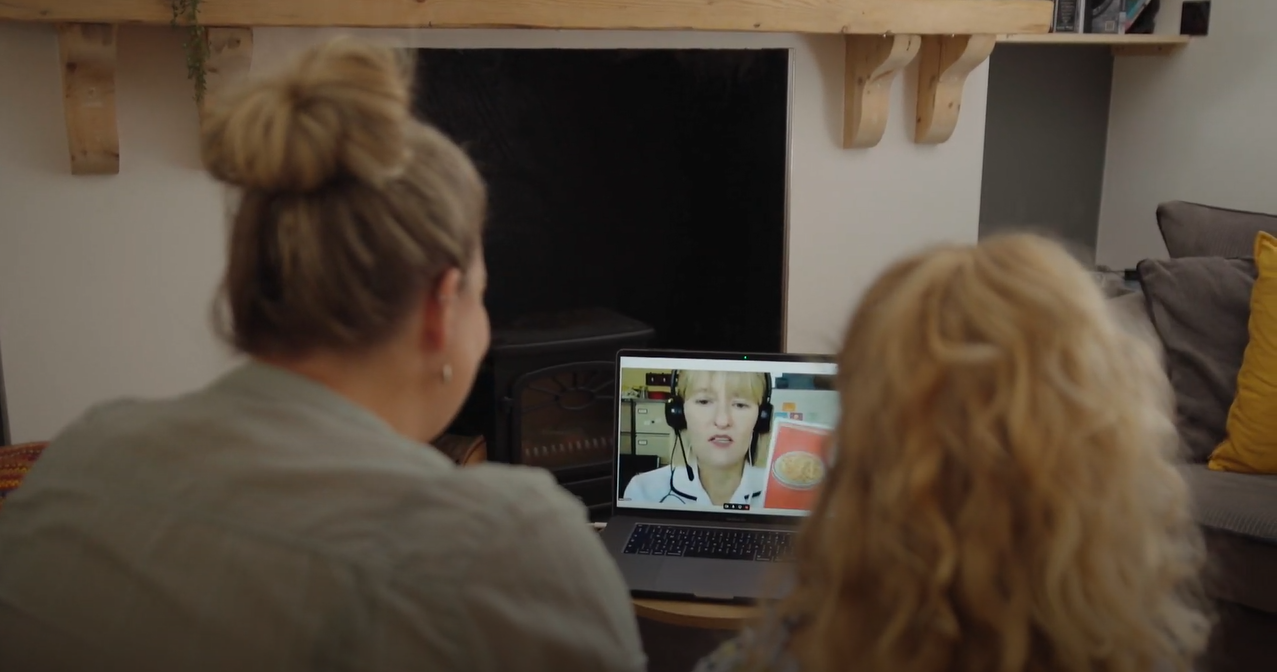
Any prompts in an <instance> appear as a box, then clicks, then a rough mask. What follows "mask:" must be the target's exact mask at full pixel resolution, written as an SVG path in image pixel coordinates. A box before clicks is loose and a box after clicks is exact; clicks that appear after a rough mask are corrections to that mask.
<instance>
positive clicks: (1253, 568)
mask: <svg viewBox="0 0 1277 672" xmlns="http://www.w3.org/2000/svg"><path fill="white" fill-rule="evenodd" d="M1204 532H1205V535H1206V554H1207V561H1206V562H1207V565H1206V571H1205V575H1204V579H1205V583H1206V589H1207V591H1209V592H1210V594H1211V595H1212V596H1213V597H1216V598H1218V599H1221V600H1227V601H1229V602H1232V603H1234V604H1240V605H1242V606H1245V607H1249V608H1251V609H1257V610H1259V611H1262V612H1264V613H1266V614H1273V615H1277V581H1273V580H1272V574H1273V567H1277V543H1273V542H1271V541H1265V540H1263V539H1256V538H1254V537H1246V536H1242V535H1240V534H1233V533H1232V532H1227V531H1223V530H1216V529H1214V528H1210V527H1207V528H1205V530H1204ZM1220 626H1222V627H1228V625H1227V624H1224V623H1221V624H1220ZM1270 632H1277V630H1272V631H1270ZM1269 652H1270V657H1269V658H1268V659H1269V660H1272V659H1273V657H1274V656H1277V651H1273V650H1272V649H1270V650H1269ZM1207 669H1210V670H1214V669H1217V668H1214V667H1211V668H1207ZM1223 669H1237V670H1247V672H1249V671H1250V670H1277V666H1271V667H1231V668H1223Z"/></svg>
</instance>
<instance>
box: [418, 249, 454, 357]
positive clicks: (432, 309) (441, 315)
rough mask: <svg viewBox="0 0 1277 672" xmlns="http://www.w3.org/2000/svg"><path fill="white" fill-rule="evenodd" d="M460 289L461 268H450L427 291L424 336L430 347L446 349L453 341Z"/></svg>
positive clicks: (424, 311) (436, 349) (423, 325)
mask: <svg viewBox="0 0 1277 672" xmlns="http://www.w3.org/2000/svg"><path fill="white" fill-rule="evenodd" d="M460 291H461V270H460V269H457V268H450V269H448V270H447V271H445V272H444V273H443V275H442V276H440V277H439V281H438V282H436V283H435V286H434V288H433V289H431V290H430V291H429V292H427V293H426V296H425V297H424V301H425V306H424V310H423V313H424V316H425V319H424V320H423V324H422V338H423V340H424V343H425V345H426V347H427V348H428V349H430V350H434V351H438V350H444V349H447V347H448V344H449V343H450V342H451V338H452V334H453V332H454V331H455V327H456V320H457V308H456V306H457V296H458V293H459V292H460Z"/></svg>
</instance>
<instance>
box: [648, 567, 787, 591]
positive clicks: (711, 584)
mask: <svg viewBox="0 0 1277 672" xmlns="http://www.w3.org/2000/svg"><path fill="white" fill-rule="evenodd" d="M770 566H771V563H766V562H747V561H744V560H701V559H699V558H683V559H680V560H678V561H677V562H666V563H664V565H663V566H662V567H661V571H660V574H659V575H658V576H657V580H656V585H657V590H659V591H661V592H668V593H679V594H682V595H694V596H696V597H699V598H702V599H709V600H714V599H717V600H730V599H735V598H753V597H757V596H758V595H760V594H761V593H762V592H763V591H762V587H763V586H762V581H763V572H764V570H765V569H766V568H767V567H770Z"/></svg>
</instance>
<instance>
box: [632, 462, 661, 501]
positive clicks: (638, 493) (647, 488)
mask: <svg viewBox="0 0 1277 672" xmlns="http://www.w3.org/2000/svg"><path fill="white" fill-rule="evenodd" d="M669 473H670V471H669V467H657V468H656V469H652V470H651V471H644V472H642V473H639V474H635V475H634V477H633V478H631V479H630V482H629V484H628V485H626V486H625V496H626V497H628V498H630V499H636V498H640V497H642V498H650V497H651V496H652V495H653V493H657V492H661V493H663V492H664V491H665V489H666V488H667V487H668V484H669Z"/></svg>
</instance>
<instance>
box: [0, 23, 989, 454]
mask: <svg viewBox="0 0 1277 672" xmlns="http://www.w3.org/2000/svg"><path fill="white" fill-rule="evenodd" d="M348 32H355V31H348ZM326 34H328V31H317V30H291V29H273V30H258V31H257V33H256V52H255V58H254V70H255V71H260V70H261V69H263V68H270V67H272V66H274V65H276V64H278V63H279V62H280V60H281V59H282V58H284V57H285V56H286V55H287V54H288V53H290V52H292V51H294V50H296V49H297V48H299V47H301V46H303V45H304V44H306V43H308V42H311V41H314V40H318V39H322V37H323V36H325V35H326ZM360 34H363V35H365V36H370V37H374V38H376V39H381V40H385V41H388V42H394V43H399V44H408V45H413V46H439V47H569V48H573V47H577V48H580V47H594V48H626V47H631V48H632V47H719V48H722V47H734V48H757V47H783V48H790V49H792V50H793V54H794V80H793V112H792V126H793V128H792V154H791V170H790V182H791V185H790V222H789V229H790V230H789V240H790V242H789V280H788V315H787V338H788V347H789V349H790V350H791V351H816V352H828V351H830V350H832V349H833V347H834V346H835V345H836V343H837V339H838V335H839V332H840V331H841V330H842V328H843V325H844V322H845V320H846V317H847V314H848V311H849V310H850V308H851V306H852V304H853V302H854V301H855V300H856V298H857V297H858V296H859V295H860V293H861V292H862V291H863V290H864V288H865V286H866V285H867V283H868V282H869V281H870V280H871V278H872V277H873V275H874V274H875V273H877V272H878V271H879V270H880V269H881V268H882V267H883V266H884V265H885V264H886V263H888V262H889V261H890V260H891V259H893V258H895V257H897V256H898V255H900V254H902V253H905V252H908V251H912V250H914V249H916V248H917V247H919V246H920V245H924V244H927V243H930V242H933V241H941V240H956V241H974V240H975V239H976V233H977V226H978V215H979V197H980V173H981V161H982V155H983V137H984V117H985V95H986V91H987V69H986V67H985V66H982V67H981V68H979V69H978V70H977V71H976V72H975V73H974V74H973V75H972V76H971V77H970V79H969V80H968V83H967V92H966V97H965V99H964V102H963V110H962V119H961V121H960V122H959V124H958V129H957V131H956V133H955V134H954V137H953V138H952V139H951V140H950V141H949V142H947V143H945V144H943V145H939V146H934V147H933V146H919V145H915V144H913V143H912V142H911V141H910V140H909V135H908V134H909V129H908V128H907V125H906V124H907V122H908V121H909V120H910V119H911V114H910V112H909V110H908V109H907V108H906V107H905V105H906V99H907V98H908V99H912V95H911V94H910V93H909V92H908V91H907V88H908V87H907V86H906V81H910V82H911V81H912V77H903V78H901V80H900V81H898V82H897V84H896V88H895V91H894V93H893V97H894V109H893V111H892V116H891V123H890V125H889V127H888V129H887V134H886V137H885V138H884V139H883V141H882V143H881V144H880V145H879V146H878V147H877V148H874V149H872V150H868V151H847V150H843V149H841V147H840V146H839V135H840V123H841V122H840V119H841V109H842V71H843V61H842V41H841V39H840V38H838V37H836V36H830V37H812V38H803V37H798V36H793V35H739V34H693V33H614V32H538V31H363V32H361V33H360ZM179 44H180V38H179V37H178V36H177V35H174V34H173V33H171V32H170V31H169V30H168V29H167V28H141V27H127V28H124V29H122V30H121V34H120V68H119V74H118V81H117V85H118V95H117V101H118V105H119V117H120V119H119V126H120V140H121V144H122V157H121V172H120V174H119V175H117V176H113V177H94V178H86V177H79V178H76V177H72V176H70V175H69V174H68V172H67V166H66V153H67V148H66V139H65V131H64V129H63V121H62V119H63V117H62V105H61V99H60V98H61V94H60V84H59V78H58V57H57V43H56V40H55V38H54V34H53V31H52V28H51V27H46V26H15V25H5V26H0V100H2V101H3V103H2V104H0V269H3V272H4V278H5V281H4V282H3V283H0V354H2V355H3V366H4V378H5V383H6V387H7V392H8V400H9V402H8V403H9V412H10V421H11V424H12V429H13V438H14V439H16V440H24V439H36V438H43V437H48V436H50V435H51V434H53V433H54V432H56V431H57V430H58V429H59V428H60V427H62V426H63V425H64V424H65V423H66V422H68V421H69V420H71V419H72V418H73V417H75V416H76V415H77V414H79V413H81V412H82V411H83V410H84V409H85V408H86V407H87V406H89V405H91V404H93V403H95V402H98V401H101V400H104V399H108V398H111V397H116V396H119V395H141V396H156V395H165V394H172V393H175V392H178V391H180V390H185V389H189V388H192V387H195V386H198V385H201V384H203V383H204V382H206V381H207V380H208V379H209V378H211V377H213V376H214V375H216V374H217V373H219V372H221V371H223V370H225V369H226V368H227V367H228V366H229V365H230V364H231V362H232V360H231V358H230V355H229V354H228V353H227V352H226V351H225V350H224V349H223V348H222V347H221V346H219V345H218V344H217V343H216V341H215V340H214V339H213V337H212V335H211V331H210V329H209V326H208V320H207V314H208V313H207V311H208V304H209V300H210V297H211V296H212V294H213V291H214V286H215V283H216V280H217V274H218V271H219V267H220V263H221V257H222V253H223V245H224V241H223V234H224V225H223V212H224V207H225V202H224V197H223V194H222V192H221V191H220V190H219V189H218V187H217V186H216V185H214V184H213V183H212V182H211V181H210V180H208V179H207V178H206V177H205V176H203V175H202V174H201V173H200V172H199V170H198V166H197V159H198V157H197V147H196V133H197V117H196V113H195V108H194V105H193V103H192V102H191V100H190V91H191V88H190V84H188V83H187V82H186V80H185V72H184V69H183V61H182V56H181V53H180V46H179Z"/></svg>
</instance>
